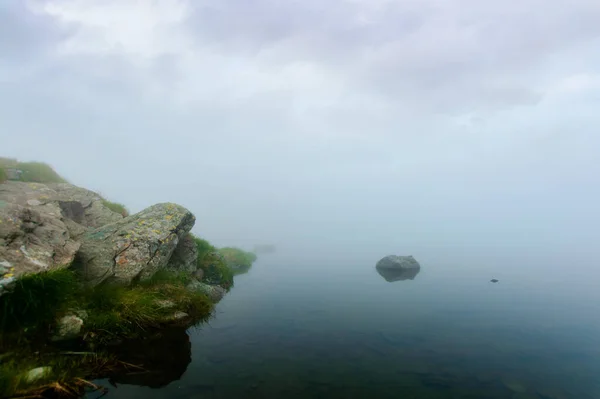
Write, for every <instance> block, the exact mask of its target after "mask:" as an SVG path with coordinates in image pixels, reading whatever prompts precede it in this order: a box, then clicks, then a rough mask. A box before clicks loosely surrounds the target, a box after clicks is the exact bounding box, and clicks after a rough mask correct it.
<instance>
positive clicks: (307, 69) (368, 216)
mask: <svg viewBox="0 0 600 399" xmlns="http://www.w3.org/2000/svg"><path fill="white" fill-rule="evenodd" d="M599 110H600V2H598V1H597V0H569V1H567V0H518V1H517V0H504V1H496V0H485V1H483V0H368V1H367V0H330V1H322V0H319V1H317V0H304V1H296V0H287V1H284V0H194V1H192V0H189V1H185V0H147V1H142V0H137V1H136V0H47V1H42V0H37V1H36V0H32V1H25V0H0V135H1V143H2V147H1V153H2V154H0V155H4V156H12V157H17V158H19V159H22V160H40V161H46V162H49V163H51V164H52V165H54V166H55V168H56V169H57V170H58V171H59V172H60V173H61V174H62V175H64V176H65V177H66V178H67V179H68V180H70V181H71V182H73V183H75V184H78V185H82V186H85V187H87V188H90V189H93V190H97V191H100V192H101V193H103V194H104V195H105V196H107V197H108V198H110V199H112V200H115V201H119V202H123V203H125V204H126V205H128V206H129V208H130V209H131V210H133V211H139V210H141V209H143V208H144V207H146V206H149V205H151V204H153V203H156V202H161V201H173V202H179V203H181V204H183V205H185V206H187V207H188V208H190V209H191V210H192V211H193V212H194V213H195V214H196V215H197V218H198V222H197V226H196V232H197V233H199V234H202V235H204V236H206V237H208V238H210V239H212V240H214V241H216V242H217V243H219V244H228V243H236V244H241V245H244V244H248V245H252V244H254V243H255V242H276V243H280V244H282V243H283V244H286V243H287V244H290V243H292V242H293V243H296V244H298V243H300V242H301V243H303V245H304V246H305V247H306V248H317V247H318V245H324V244H323V243H327V245H328V246H329V245H335V244H339V245H338V246H339V248H356V247H357V246H360V245H363V244H365V243H377V245H381V246H382V247H385V248H389V249H390V250H391V249H392V248H410V249H414V251H412V252H418V251H419V250H421V251H424V250H426V249H427V248H431V247H435V248H438V249H439V248H466V247H472V246H478V247H480V248H487V247H495V248H502V249H514V248H525V247H526V248H532V247H535V248H540V249H543V248H547V249H548V250H553V251H563V252H569V251H578V253H581V251H585V248H589V244H590V243H594V242H596V241H597V238H598V233H597V226H598V224H599V222H600V216H599V212H598V204H599V203H600V188H599V187H600V186H599V183H600V177H599V171H600V162H599V160H598V158H599V155H598V154H600V131H599V127H600V112H599ZM334 243H335V244H334ZM373 245H375V244H373Z"/></svg>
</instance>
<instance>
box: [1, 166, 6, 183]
mask: <svg viewBox="0 0 600 399" xmlns="http://www.w3.org/2000/svg"><path fill="white" fill-rule="evenodd" d="M5 181H6V172H5V171H4V169H0V183H4V182H5Z"/></svg>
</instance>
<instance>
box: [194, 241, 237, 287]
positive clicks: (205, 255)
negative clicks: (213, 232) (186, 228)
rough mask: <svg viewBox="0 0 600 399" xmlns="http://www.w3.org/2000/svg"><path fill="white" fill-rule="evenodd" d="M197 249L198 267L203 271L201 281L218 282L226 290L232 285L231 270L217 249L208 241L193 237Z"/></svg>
mask: <svg viewBox="0 0 600 399" xmlns="http://www.w3.org/2000/svg"><path fill="white" fill-rule="evenodd" d="M192 238H193V239H194V241H195V242H196V248H197V249H198V259H197V262H198V268H199V269H202V270H203V271H204V277H203V278H202V281H203V282H205V283H207V284H218V285H220V286H222V287H223V288H225V289H227V290H228V291H229V290H230V289H231V287H233V271H232V270H231V269H230V268H229V267H228V266H227V264H226V263H225V261H224V260H223V258H222V257H221V255H220V254H219V251H218V250H217V248H216V247H214V246H213V245H212V244H211V243H209V242H208V241H206V240H204V239H202V238H198V237H195V236H194V235H192Z"/></svg>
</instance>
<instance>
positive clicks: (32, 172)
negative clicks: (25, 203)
mask: <svg viewBox="0 0 600 399" xmlns="http://www.w3.org/2000/svg"><path fill="white" fill-rule="evenodd" d="M16 168H17V169H19V170H22V171H23V174H22V175H21V180H22V181H24V182H35V183H66V182H67V181H66V180H65V179H63V178H62V177H61V176H60V175H59V174H58V173H56V172H55V171H54V169H52V167H51V166H50V165H48V164H46V163H43V162H19V163H18V164H17V166H16Z"/></svg>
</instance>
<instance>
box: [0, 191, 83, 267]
mask: <svg viewBox="0 0 600 399" xmlns="http://www.w3.org/2000/svg"><path fill="white" fill-rule="evenodd" d="M4 185H5V184H3V185H0V187H2V186H4ZM0 195H1V191H0ZM0 203H1V201H0ZM37 208H42V207H24V206H21V205H18V204H14V203H8V204H7V203H5V204H4V206H1V205H0V242H2V243H3V244H2V245H0V260H2V261H3V262H8V263H10V264H11V265H12V267H13V270H12V272H11V274H12V275H14V277H19V276H21V275H22V274H25V273H39V272H42V271H47V270H52V269H56V268H60V267H65V266H68V265H69V264H71V262H72V261H73V259H74V258H75V253H76V252H77V250H78V249H79V243H78V242H77V241H75V240H73V239H72V238H71V236H70V234H69V231H68V229H67V227H66V226H65V224H64V223H63V222H62V221H61V220H60V218H58V217H56V216H52V215H50V214H49V213H48V212H46V210H47V209H40V210H38V209H37Z"/></svg>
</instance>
